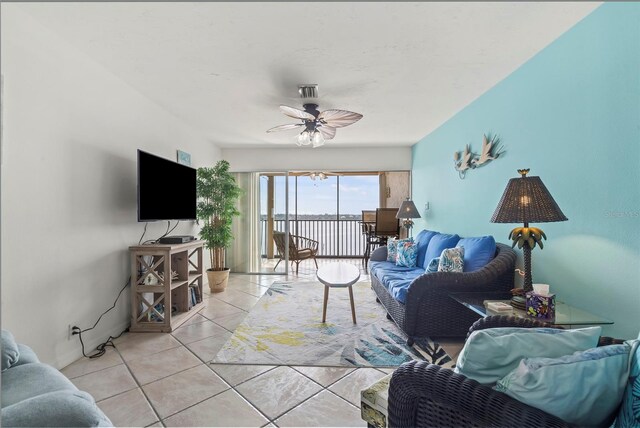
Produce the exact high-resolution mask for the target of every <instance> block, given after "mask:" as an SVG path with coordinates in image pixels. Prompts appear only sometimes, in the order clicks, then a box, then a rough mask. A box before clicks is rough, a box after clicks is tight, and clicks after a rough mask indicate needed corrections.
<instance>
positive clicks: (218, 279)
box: [207, 268, 229, 293]
mask: <svg viewBox="0 0 640 428" xmlns="http://www.w3.org/2000/svg"><path fill="white" fill-rule="evenodd" d="M207 280H208V281H209V290H211V292H212V293H219V292H221V291H224V289H225V288H227V283H228V282H229V268H225V269H224V270H211V269H207Z"/></svg>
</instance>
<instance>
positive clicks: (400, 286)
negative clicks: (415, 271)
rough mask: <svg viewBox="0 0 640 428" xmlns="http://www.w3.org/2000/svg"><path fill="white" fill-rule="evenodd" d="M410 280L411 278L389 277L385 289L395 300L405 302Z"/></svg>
mask: <svg viewBox="0 0 640 428" xmlns="http://www.w3.org/2000/svg"><path fill="white" fill-rule="evenodd" d="M412 282H413V279H391V280H390V281H389V287H388V288H387V290H389V294H391V297H393V298H394V299H395V300H397V301H398V302H400V303H406V301H407V293H409V286H410V285H411V283H412Z"/></svg>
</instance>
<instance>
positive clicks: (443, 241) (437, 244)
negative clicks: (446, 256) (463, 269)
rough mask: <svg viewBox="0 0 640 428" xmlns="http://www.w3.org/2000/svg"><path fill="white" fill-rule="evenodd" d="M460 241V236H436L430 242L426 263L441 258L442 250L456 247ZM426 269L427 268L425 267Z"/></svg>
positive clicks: (442, 234) (425, 256)
mask: <svg viewBox="0 0 640 428" xmlns="http://www.w3.org/2000/svg"><path fill="white" fill-rule="evenodd" d="M459 240H460V237H459V236H458V235H446V234H444V233H437V234H436V235H434V236H433V237H432V238H431V240H430V241H429V245H428V246H427V252H426V253H425V255H424V259H425V263H428V262H430V261H431V260H433V259H434V258H435V257H440V254H442V250H444V249H446V248H453V247H455V246H456V244H457V243H458V241H459ZM423 266H424V265H423ZM424 268H425V269H426V268H427V266H424Z"/></svg>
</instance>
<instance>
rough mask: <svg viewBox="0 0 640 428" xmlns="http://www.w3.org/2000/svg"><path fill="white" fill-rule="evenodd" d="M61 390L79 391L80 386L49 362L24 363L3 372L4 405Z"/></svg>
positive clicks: (2, 399)
mask: <svg viewBox="0 0 640 428" xmlns="http://www.w3.org/2000/svg"><path fill="white" fill-rule="evenodd" d="M61 390H70V391H77V390H78V388H76V387H75V386H74V385H73V383H71V381H70V380H69V379H67V378H66V377H65V376H64V375H63V374H62V373H60V372H59V371H58V370H56V369H54V368H53V367H51V366H49V365H47V364H42V363H31V364H22V365H20V366H16V367H12V368H11V370H7V371H5V372H3V373H2V398H1V401H2V406H3V407H4V406H10V405H12V404H15V403H19V402H20V401H22V400H26V399H28V398H31V397H34V396H36V395H41V394H45V393H47V392H52V391H61ZM3 424H4V421H3Z"/></svg>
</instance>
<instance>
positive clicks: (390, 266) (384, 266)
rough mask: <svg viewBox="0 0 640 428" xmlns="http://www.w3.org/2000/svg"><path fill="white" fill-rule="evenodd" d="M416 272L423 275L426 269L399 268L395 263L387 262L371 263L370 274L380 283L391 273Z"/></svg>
mask: <svg viewBox="0 0 640 428" xmlns="http://www.w3.org/2000/svg"><path fill="white" fill-rule="evenodd" d="M414 270H416V271H418V272H421V273H424V269H422V268H418V267H404V266H398V265H396V264H395V263H391V262H387V261H373V262H369V272H371V275H373V276H375V277H376V278H378V279H379V280H380V281H382V280H383V279H384V277H385V275H387V274H389V273H396V272H398V273H402V272H411V271H414Z"/></svg>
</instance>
